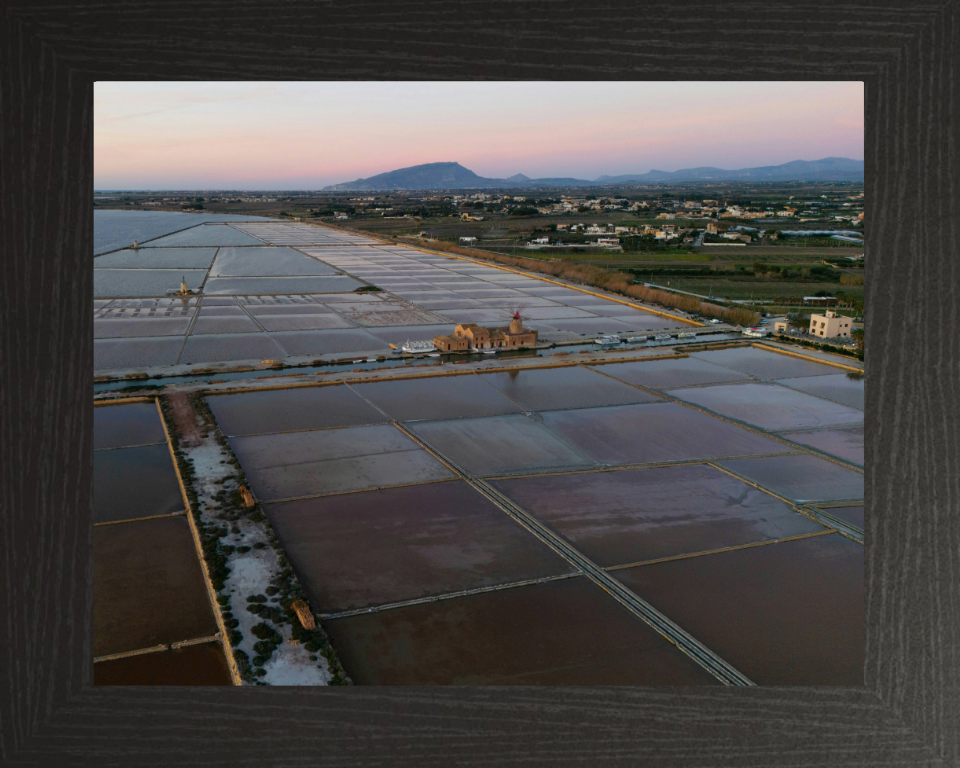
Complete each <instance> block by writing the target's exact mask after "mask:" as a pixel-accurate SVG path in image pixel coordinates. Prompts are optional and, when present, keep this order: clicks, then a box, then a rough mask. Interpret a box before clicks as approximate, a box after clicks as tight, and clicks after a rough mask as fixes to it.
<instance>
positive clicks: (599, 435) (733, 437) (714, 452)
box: [543, 403, 784, 464]
mask: <svg viewBox="0 0 960 768" xmlns="http://www.w3.org/2000/svg"><path fill="white" fill-rule="evenodd" d="M543 423H544V424H545V425H546V426H547V427H549V428H550V430H552V431H553V432H556V433H557V434H559V435H561V436H562V437H564V438H565V439H566V440H568V441H569V442H570V443H572V444H573V445H575V446H577V447H578V448H579V449H580V450H582V451H584V452H585V453H587V454H588V455H590V456H592V457H593V458H594V459H596V460H597V461H598V462H601V463H605V464H640V463H646V462H656V461H679V460H685V459H714V458H719V457H721V456H744V455H748V454H752V453H780V452H782V451H783V450H784V446H783V444H782V443H777V442H774V441H773V440H769V439H767V438H764V437H761V436H760V435H757V434H754V433H753V432H748V431H747V430H745V429H740V428H739V427H736V426H734V425H732V424H727V423H726V422H723V421H720V420H718V419H714V418H712V417H710V416H707V415H706V414H703V413H698V412H697V411H693V410H691V409H689V408H684V407H683V406H682V405H679V404H677V403H650V404H643V405H620V406H610V407H607V408H586V409H581V410H574V411H549V412H546V413H544V414H543Z"/></svg>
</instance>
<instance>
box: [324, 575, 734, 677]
mask: <svg viewBox="0 0 960 768" xmlns="http://www.w3.org/2000/svg"><path fill="white" fill-rule="evenodd" d="M326 629H327V632H328V633H329V634H330V636H331V639H332V640H333V643H334V645H335V647H336V648H337V651H338V653H339V655H340V659H341V661H342V662H343V665H344V668H345V669H346V671H347V674H349V675H350V677H351V678H352V679H353V680H354V682H356V683H358V684H360V685H716V684H718V683H717V681H716V680H715V679H714V678H713V677H712V676H710V675H708V674H707V673H706V672H705V671H703V670H702V669H701V668H700V667H698V666H696V665H695V664H694V663H693V662H692V661H690V660H689V659H688V658H687V657H686V656H684V655H683V654H682V653H680V651H678V650H677V649H676V648H675V647H674V646H673V645H671V644H670V643H669V642H667V641H666V640H664V639H663V638H662V637H660V636H659V635H658V634H656V633H655V632H654V631H653V630H652V629H650V628H649V627H648V626H647V625H646V624H644V623H643V622H642V621H641V620H640V619H639V618H637V617H636V616H634V615H633V614H631V613H629V612H628V611H627V610H626V609H625V608H622V607H621V606H620V605H619V604H618V603H616V602H615V601H614V600H613V598H611V597H609V596H608V595H606V594H605V593H604V592H603V591H602V590H601V589H600V588H599V587H595V586H594V585H593V584H591V583H590V582H588V581H587V580H586V579H584V578H582V577H581V578H570V579H564V580H562V581H556V582H550V583H547V584H538V585H533V586H527V587H517V588H514V589H507V590H502V591H498V592H489V593H485V594H480V595H470V596H468V597H459V598H454V599H451V600H444V601H441V602H438V603H429V604H426V605H417V606H412V607H407V608H399V609H395V610H389V611H383V612H380V613H374V614H366V615H358V616H351V617H348V618H343V619H335V620H333V621H330V622H328V623H327V626H326Z"/></svg>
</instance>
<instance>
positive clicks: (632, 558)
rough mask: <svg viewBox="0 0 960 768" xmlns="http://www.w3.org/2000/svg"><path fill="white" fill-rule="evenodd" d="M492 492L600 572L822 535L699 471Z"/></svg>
mask: <svg viewBox="0 0 960 768" xmlns="http://www.w3.org/2000/svg"><path fill="white" fill-rule="evenodd" d="M492 485H493V486H494V487H496V488H497V489H498V490H499V491H501V492H502V493H503V494H504V495H505V496H507V498H509V499H511V500H512V501H513V502H515V503H516V504H517V505H519V506H520V507H521V508H523V509H525V510H527V511H529V512H530V513H531V514H533V515H534V516H535V517H537V518H538V519H539V520H542V521H543V522H544V523H546V524H547V525H549V526H550V527H551V528H553V529H554V530H555V531H557V532H558V533H559V534H561V535H562V536H563V537H564V538H566V539H567V540H568V541H569V542H571V543H572V544H573V545H574V546H575V547H576V548H577V549H579V550H580V551H581V552H583V553H584V554H585V555H586V556H587V557H589V558H590V559H591V560H593V561H594V562H596V563H597V564H598V565H601V566H604V567H606V566H611V565H622V564H626V563H636V562H640V561H644V560H654V559H656V558H660V557H673V556H675V555H682V554H689V553H692V552H703V551H705V550H710V549H720V548H722V547H729V546H735V545H738V544H748V543H751V542H755V541H764V540H768V539H776V538H781V537H784V536H796V535H798V534H802V533H811V532H813V531H819V530H822V527H821V526H819V525H817V524H816V523H814V522H813V521H812V520H810V519H808V518H806V517H803V516H802V515H800V514H798V513H797V512H794V511H793V509H792V508H791V507H790V505H788V504H785V503H784V502H782V501H780V500H779V499H777V498H775V497H773V496H771V495H769V494H766V493H764V492H763V491H759V490H757V489H756V488H753V487H752V486H750V485H747V484H746V483H744V482H742V481H740V480H737V479H736V478H734V477H731V476H730V475H728V474H726V473H725V472H721V471H720V470H718V469H714V468H713V467H708V466H704V465H692V466H678V467H658V468H651V469H638V470H624V471H622V472H586V473H578V474H570V475H553V476H545V477H525V478H517V479H508V480H495V481H493V482H492Z"/></svg>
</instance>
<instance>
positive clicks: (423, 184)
mask: <svg viewBox="0 0 960 768" xmlns="http://www.w3.org/2000/svg"><path fill="white" fill-rule="evenodd" d="M680 181H863V161H862V160H850V159H848V158H845V157H825V158H823V159H822V160H794V161H793V162H790V163H784V164H783V165H766V166H763V167H760V168H740V169H738V170H732V171H728V170H724V169H722V168H684V169H682V170H679V171H656V170H654V171H648V172H647V173H640V174H624V175H622V176H600V177H599V178H596V179H593V180H592V181H591V180H588V179H573V178H567V177H562V178H541V179H531V178H529V177H528V176H524V175H523V174H522V173H518V174H516V175H514V176H511V177H510V178H507V179H488V178H485V177H483V176H478V175H477V174H475V173H474V172H473V171H471V170H470V169H469V168H464V167H463V166H462V165H460V163H426V164H424V165H413V166H411V167H409V168H398V169H397V170H395V171H388V172H387V173H380V174H377V175H376V176H370V177H369V178H366V179H356V180H354V181H347V182H344V183H342V184H331V185H330V186H328V187H324V188H323V191H325V192H360V191H374V190H437V189H491V188H493V189H509V188H523V187H594V186H610V185H614V184H631V183H635V184H658V183H663V182H680Z"/></svg>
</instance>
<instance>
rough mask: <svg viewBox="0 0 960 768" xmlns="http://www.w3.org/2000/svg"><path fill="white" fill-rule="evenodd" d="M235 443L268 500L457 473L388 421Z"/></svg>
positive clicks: (256, 488)
mask: <svg viewBox="0 0 960 768" xmlns="http://www.w3.org/2000/svg"><path fill="white" fill-rule="evenodd" d="M230 446H231V447H232V448H233V451H234V453H235V454H236V456H237V458H238V459H239V461H240V465H241V466H242V467H243V471H244V472H245V473H246V475H247V477H248V478H249V479H250V483H251V485H252V487H253V490H254V492H255V493H256V494H257V496H259V497H260V498H261V499H264V500H267V501H270V500H275V499H289V498H293V497H296V496H309V495H316V494H322V493H339V492H343V491H354V490H359V489H361V488H378V487H385V486H390V485H401V484H406V483H418V482H426V481H430V480H440V479H446V478H450V477H453V476H454V475H453V473H452V472H451V471H450V470H448V469H447V468H446V467H445V466H444V465H443V464H441V463H440V462H439V461H437V460H436V459H434V458H433V457H432V456H431V455H430V454H428V453H427V452H426V451H424V450H423V449H422V448H420V447H419V446H418V445H417V444H416V443H415V442H414V441H413V440H411V439H410V438H409V437H407V436H406V435H404V434H403V433H402V432H401V431H400V430H399V429H397V428H396V427H392V426H389V425H385V426H364V427H347V428H344V429H330V430H322V431H319V432H295V433H292V434H284V435H263V436H257V437H232V438H230Z"/></svg>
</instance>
